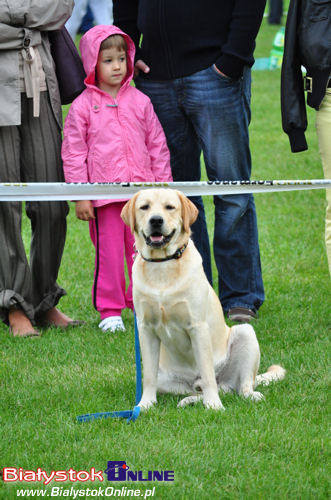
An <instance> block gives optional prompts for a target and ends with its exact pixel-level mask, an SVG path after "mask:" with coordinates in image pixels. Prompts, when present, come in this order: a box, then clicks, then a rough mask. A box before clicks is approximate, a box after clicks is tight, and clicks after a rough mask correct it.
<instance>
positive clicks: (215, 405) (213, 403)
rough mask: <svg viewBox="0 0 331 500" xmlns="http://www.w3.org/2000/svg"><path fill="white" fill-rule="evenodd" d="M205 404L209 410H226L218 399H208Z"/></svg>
mask: <svg viewBox="0 0 331 500" xmlns="http://www.w3.org/2000/svg"><path fill="white" fill-rule="evenodd" d="M203 404H204V405H205V407H206V408H207V409H208V410H217V411H224V410H225V408H224V406H223V405H222V402H221V400H220V399H219V398H218V399H208V400H207V401H204V402H203Z"/></svg>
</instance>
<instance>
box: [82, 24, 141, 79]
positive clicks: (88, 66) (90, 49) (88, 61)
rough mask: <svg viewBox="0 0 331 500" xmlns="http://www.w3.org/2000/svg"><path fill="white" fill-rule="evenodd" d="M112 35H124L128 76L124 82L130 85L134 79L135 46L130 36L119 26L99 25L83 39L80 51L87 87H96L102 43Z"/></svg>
mask: <svg viewBox="0 0 331 500" xmlns="http://www.w3.org/2000/svg"><path fill="white" fill-rule="evenodd" d="M110 35H122V37H123V38H124V39H125V42H126V45H127V68H128V69H127V74H126V77H125V78H124V80H123V82H122V86H123V85H124V84H129V83H130V81H131V80H132V78H133V69H134V56H135V46H134V43H133V41H132V40H131V38H130V37H129V35H127V34H126V33H124V32H123V31H122V30H120V29H119V28H117V26H112V25H111V26H109V25H103V24H99V25H97V26H94V28H91V29H90V30H89V31H87V32H86V33H85V35H84V36H83V37H82V38H81V40H80V43H79V50H80V53H81V56H82V61H83V64H84V69H85V73H86V75H87V76H86V78H85V80H84V82H85V84H86V86H89V85H95V84H96V82H95V67H96V64H97V61H98V56H99V50H100V45H101V43H102V42H103V41H104V40H105V39H106V38H108V37H109V36H110Z"/></svg>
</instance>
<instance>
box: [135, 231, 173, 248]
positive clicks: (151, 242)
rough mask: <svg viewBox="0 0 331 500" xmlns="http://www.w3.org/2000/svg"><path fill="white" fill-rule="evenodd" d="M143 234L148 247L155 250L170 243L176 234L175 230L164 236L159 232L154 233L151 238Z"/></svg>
mask: <svg viewBox="0 0 331 500" xmlns="http://www.w3.org/2000/svg"><path fill="white" fill-rule="evenodd" d="M143 234H144V238H145V241H146V243H147V245H148V246H150V247H153V248H161V247H163V246H164V245H166V244H167V243H169V241H170V240H171V238H172V237H173V235H174V234H175V229H174V230H173V231H172V232H171V233H170V234H168V235H166V234H162V233H160V232H159V231H153V232H152V233H151V234H150V235H149V236H146V235H145V233H143Z"/></svg>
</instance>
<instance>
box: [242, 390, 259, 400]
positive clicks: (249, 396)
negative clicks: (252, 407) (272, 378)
mask: <svg viewBox="0 0 331 500" xmlns="http://www.w3.org/2000/svg"><path fill="white" fill-rule="evenodd" d="M244 397H245V398H247V399H251V400H252V401H262V399H264V396H263V394H262V393H261V392H258V391H252V392H247V393H246V394H245V393H244Z"/></svg>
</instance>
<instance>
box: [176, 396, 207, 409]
mask: <svg viewBox="0 0 331 500" xmlns="http://www.w3.org/2000/svg"><path fill="white" fill-rule="evenodd" d="M201 400H202V396H187V397H186V398H184V399H181V400H180V401H179V403H178V405H177V408H184V406H188V405H193V404H195V403H198V401H201Z"/></svg>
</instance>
